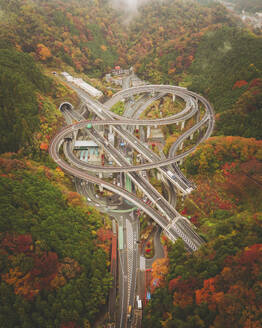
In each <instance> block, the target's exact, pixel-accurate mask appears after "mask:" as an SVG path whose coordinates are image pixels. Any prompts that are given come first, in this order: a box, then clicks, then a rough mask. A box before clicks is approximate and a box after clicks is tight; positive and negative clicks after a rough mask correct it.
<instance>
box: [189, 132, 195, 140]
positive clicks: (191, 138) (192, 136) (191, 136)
mask: <svg viewBox="0 0 262 328" xmlns="http://www.w3.org/2000/svg"><path fill="white" fill-rule="evenodd" d="M193 138H194V132H193V133H191V134H190V140H193Z"/></svg>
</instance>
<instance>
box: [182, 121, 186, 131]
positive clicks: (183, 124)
mask: <svg viewBox="0 0 262 328" xmlns="http://www.w3.org/2000/svg"><path fill="white" fill-rule="evenodd" d="M184 128H185V121H183V122H182V124H181V130H183V129H184Z"/></svg>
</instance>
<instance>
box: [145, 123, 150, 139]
mask: <svg viewBox="0 0 262 328" xmlns="http://www.w3.org/2000/svg"><path fill="white" fill-rule="evenodd" d="M150 133H151V127H150V126H148V127H147V134H146V137H147V139H148V138H149V136H150Z"/></svg>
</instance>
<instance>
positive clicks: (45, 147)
mask: <svg viewBox="0 0 262 328" xmlns="http://www.w3.org/2000/svg"><path fill="white" fill-rule="evenodd" d="M40 149H41V150H48V144H47V143H46V142H42V143H41V145H40Z"/></svg>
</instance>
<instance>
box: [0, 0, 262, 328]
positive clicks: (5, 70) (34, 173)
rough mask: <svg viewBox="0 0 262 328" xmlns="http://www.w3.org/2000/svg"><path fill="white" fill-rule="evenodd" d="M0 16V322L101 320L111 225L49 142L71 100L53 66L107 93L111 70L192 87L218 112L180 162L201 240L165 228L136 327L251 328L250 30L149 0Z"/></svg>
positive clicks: (260, 46)
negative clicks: (191, 248) (196, 245)
mask: <svg viewBox="0 0 262 328" xmlns="http://www.w3.org/2000/svg"><path fill="white" fill-rule="evenodd" d="M235 2H237V6H238V7H237V8H238V10H243V8H245V10H250V11H251V12H252V11H253V12H256V11H261V8H260V7H259V1H250V6H251V9H250V8H248V7H247V6H246V7H245V4H244V2H243V1H235ZM248 2H249V1H248ZM0 18H1V19H0V140H1V143H0V180H1V183H0V328H34V327H35V328H42V327H43V328H54V327H56V328H89V327H97V328H98V327H102V326H99V325H98V324H97V319H98V318H99V317H100V315H101V313H103V311H104V308H105V305H106V304H107V301H108V293H109V289H110V286H111V283H112V277H111V274H110V247H111V245H110V243H111V239H110V238H108V239H106V238H103V236H104V235H105V234H106V233H107V234H108V235H110V229H111V221H110V218H109V217H107V215H105V214H101V213H100V212H98V211H97V210H95V209H94V208H93V207H90V206H87V204H86V202H85V200H84V199H83V198H82V197H81V196H80V195H79V194H78V193H77V192H76V191H75V188H74V184H73V181H72V179H70V177H68V176H67V175H66V174H65V173H64V172H63V171H62V170H61V169H60V168H59V167H57V166H56V165H55V163H54V162H53V161H52V159H51V158H50V157H49V155H48V145H49V143H50V140H51V139H52V137H53V136H54V134H55V133H56V132H57V131H58V130H59V129H60V128H61V127H62V126H63V125H64V119H63V116H62V114H61V112H59V111H58V110H57V108H58V106H59V104H60V103H61V101H63V100H67V101H70V102H71V103H72V104H74V105H78V104H79V99H78V97H77V95H76V93H75V92H74V91H73V90H72V89H69V88H68V86H66V84H64V83H63V82H62V81H59V80H58V79H55V77H54V75H53V74H52V72H53V71H61V72H62V71H68V72H70V73H72V74H75V75H76V76H79V77H85V78H86V79H87V80H88V81H92V83H93V84H94V85H95V87H97V88H98V89H100V90H102V91H103V92H104V97H105V100H106V99H108V98H109V97H110V96H112V93H113V92H114V91H112V90H111V89H109V88H106V86H107V85H106V82H105V79H104V76H105V75H106V74H107V73H110V72H111V70H112V69H113V68H114V67H115V66H116V65H119V66H121V67H123V68H129V67H130V66H133V68H134V71H135V73H136V74H137V76H139V77H140V78H141V79H143V80H146V81H148V82H151V83H154V84H172V85H179V86H182V87H187V88H188V89H189V90H192V91H194V92H197V93H199V94H201V95H203V96H204V97H206V98H207V99H208V100H209V101H210V103H211V104H212V106H213V107H214V110H215V120H216V125H215V130H214V133H213V136H212V137H211V138H209V139H208V140H207V141H206V142H205V143H203V144H201V145H200V146H199V147H198V148H197V150H196V151H195V152H194V153H193V155H192V156H190V157H188V158H187V159H186V160H185V162H184V163H183V166H182V171H183V173H185V175H186V176H187V177H188V178H189V179H191V180H192V181H194V182H195V184H196V185H197V189H196V190H195V191H193V192H192V194H191V195H190V196H189V197H187V198H186V199H185V200H183V202H180V203H179V208H178V210H179V211H180V212H181V213H182V214H183V215H185V216H187V217H190V220H191V222H192V223H194V224H195V225H196V227H197V228H198V231H199V234H200V235H201V237H202V238H203V239H204V240H205V241H206V245H205V246H204V247H202V248H201V249H200V250H198V251H197V252H195V253H194V254H191V253H188V252H187V251H186V250H185V249H184V245H183V243H182V241H180V240H178V241H177V242H176V243H175V244H173V243H171V242H170V241H168V240H167V238H166V237H165V236H163V237H162V243H163V245H164V247H165V251H166V252H165V253H166V256H165V258H164V259H163V261H162V262H161V261H160V262H159V263H156V264H155V267H154V270H155V271H154V275H155V276H154V278H157V279H158V281H159V284H158V286H153V284H151V290H152V299H151V301H150V302H148V304H147V306H146V307H145V308H144V309H143V321H142V327H145V328H162V327H163V328H164V327H166V328H221V327H225V328H228V327H230V328H240V327H243V328H251V327H252V328H260V327H261V326H262V275H261V272H262V201H261V200H262V56H261V54H262V34H261V30H259V29H256V28H253V27H252V26H250V25H244V24H243V22H241V21H240V20H239V19H238V18H237V17H236V16H235V15H232V14H231V13H230V12H229V11H228V10H227V9H226V8H225V7H224V6H223V5H221V4H220V3H218V2H216V1H211V0H196V1H194V0H188V1H181V0H162V1H160V0H150V1H149V0H148V1H144V2H143V5H141V6H140V7H139V8H138V10H137V12H136V13H135V14H133V16H132V17H131V18H130V17H129V16H128V14H127V13H126V12H123V11H120V10H119V9H118V8H115V7H114V8H113V7H112V5H111V1H108V0H45V1H42V0H9V1H6V0H0ZM112 89H113V88H112ZM122 109H123V108H122ZM174 138H176V134H175V133H174V131H169V139H168V140H170V142H171V141H172V140H173V139H174ZM14 313H15V315H14Z"/></svg>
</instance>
